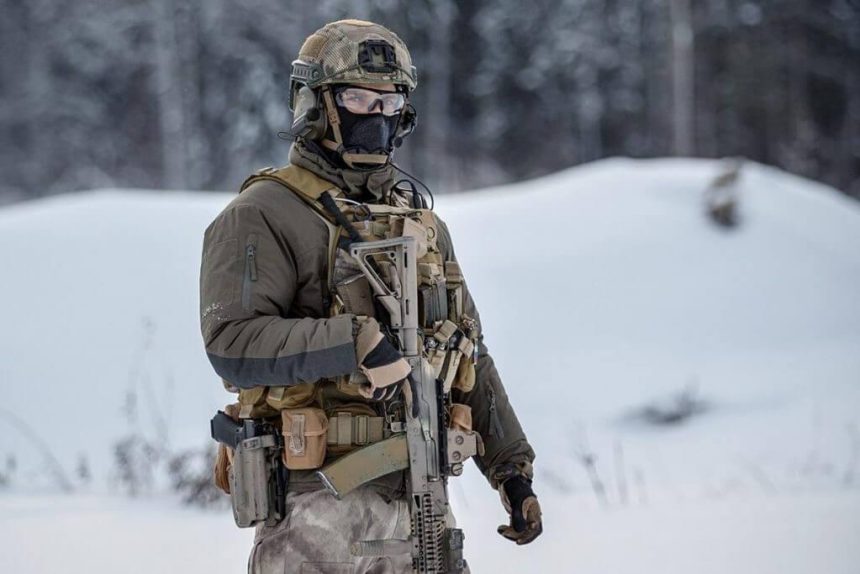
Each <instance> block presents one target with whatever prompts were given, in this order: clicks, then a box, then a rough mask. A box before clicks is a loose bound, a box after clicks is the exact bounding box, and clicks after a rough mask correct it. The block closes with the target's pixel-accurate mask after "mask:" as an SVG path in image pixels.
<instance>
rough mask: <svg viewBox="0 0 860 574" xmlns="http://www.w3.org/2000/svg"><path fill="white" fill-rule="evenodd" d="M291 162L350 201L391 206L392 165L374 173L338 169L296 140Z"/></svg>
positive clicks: (291, 153) (387, 165) (291, 151)
mask: <svg viewBox="0 0 860 574" xmlns="http://www.w3.org/2000/svg"><path fill="white" fill-rule="evenodd" d="M289 157H290V163H291V164H293V165H296V166H299V167H301V168H304V169H306V170H308V171H310V172H311V173H313V174H315V175H317V176H319V177H321V178H323V179H325V180H327V181H330V182H332V183H333V184H335V185H336V186H338V187H339V188H341V189H342V190H343V191H344V193H345V194H346V195H347V197H349V198H350V199H355V200H356V201H365V202H370V203H388V202H389V201H390V197H389V196H390V194H391V188H392V187H393V186H394V168H393V167H392V166H391V164H386V165H385V166H383V167H381V168H379V169H375V170H373V171H358V170H354V169H349V168H339V167H337V166H335V165H333V164H332V163H331V162H330V161H329V160H328V159H327V158H325V157H324V156H322V155H320V154H319V153H316V152H314V151H313V150H311V149H309V148H308V146H307V145H306V144H305V143H304V142H302V141H300V140H296V141H295V142H294V143H293V145H292V147H290V156H289Z"/></svg>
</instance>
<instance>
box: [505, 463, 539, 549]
mask: <svg viewBox="0 0 860 574" xmlns="http://www.w3.org/2000/svg"><path fill="white" fill-rule="evenodd" d="M501 488H502V491H503V492H502V504H504V505H505V509H506V510H507V511H508V514H510V515H511V523H510V524H509V525H507V524H502V525H501V526H499V528H498V532H499V534H501V535H502V536H504V537H505V538H507V539H508V540H513V541H514V542H516V543H517V544H528V543H529V542H531V541H532V540H534V539H535V538H537V537H538V536H540V535H541V532H543V521H542V520H541V511H540V504H538V499H537V496H535V493H534V491H533V490H532V481H531V480H529V479H528V478H526V477H524V476H522V475H516V476H513V477H511V478H509V479H507V480H506V481H505V482H503V483H502V486H501Z"/></svg>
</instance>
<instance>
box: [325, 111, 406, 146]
mask: <svg viewBox="0 0 860 574" xmlns="http://www.w3.org/2000/svg"><path fill="white" fill-rule="evenodd" d="M338 112H339V113H340V121H341V124H340V131H341V135H342V136H343V147H344V149H346V150H348V151H351V152H354V153H370V154H377V153H380V154H390V153H391V150H392V149H394V144H393V140H394V133H395V132H396V131H397V123H398V121H399V120H400V115H399V114H398V115H395V116H385V115H382V114H366V115H358V114H353V113H352V112H349V111H347V110H345V109H342V108H341V109H339V110H338Z"/></svg>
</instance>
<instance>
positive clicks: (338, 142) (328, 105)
mask: <svg viewBox="0 0 860 574" xmlns="http://www.w3.org/2000/svg"><path fill="white" fill-rule="evenodd" d="M322 96H323V105H325V111H326V115H327V116H328V125H330V126H331V131H332V133H333V134H334V141H332V140H330V139H328V138H327V137H323V138H322V139H321V140H320V143H321V144H322V146H323V147H325V148H326V149H330V150H331V151H333V152H335V153H337V154H338V155H340V157H341V158H343V161H344V163H345V164H346V165H348V166H349V167H351V168H352V169H362V168H360V167H358V166H357V165H356V164H359V163H362V164H373V165H379V166H382V165H385V164H387V163H388V160H389V159H390V156H389V155H388V154H387V153H349V152H345V151H344V148H343V134H342V133H341V131H340V114H338V112H337V106H335V103H334V98H333V97H332V95H331V90H330V89H329V88H328V87H325V88H323V91H322ZM371 169H375V168H371Z"/></svg>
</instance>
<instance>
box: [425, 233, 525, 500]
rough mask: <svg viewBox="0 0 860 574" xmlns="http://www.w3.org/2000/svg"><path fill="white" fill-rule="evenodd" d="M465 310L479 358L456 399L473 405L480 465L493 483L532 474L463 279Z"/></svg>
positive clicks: (450, 253) (449, 249)
mask: <svg viewBox="0 0 860 574" xmlns="http://www.w3.org/2000/svg"><path fill="white" fill-rule="evenodd" d="M436 219H437V221H438V222H439V228H440V238H441V244H440V248H441V249H442V253H443V255H444V257H445V259H446V260H448V261H456V260H457V258H456V255H455V253H454V245H453V242H452V241H451V234H450V232H449V231H448V227H447V226H446V225H445V223H444V222H443V221H442V220H441V219H439V217H438V216H437V218H436ZM462 288H463V312H464V313H465V314H466V315H468V316H470V317H471V318H473V319H475V321H477V323H478V332H479V337H478V360H477V363H476V365H475V386H474V388H473V389H472V390H471V391H470V392H468V393H460V392H459V391H455V392H456V393H457V394H456V395H455V397H454V399H455V401H456V402H461V403H464V404H466V405H468V406H470V407H471V409H472V426H473V428H474V429H475V430H476V431H478V433H479V434H480V435H481V438H482V439H483V441H484V455H483V456H478V457H475V462H476V464H477V465H478V468H479V469H480V470H481V472H482V473H484V476H486V477H487V480H488V481H489V482H490V484H491V485H492V486H493V488H498V486H499V483H500V482H501V481H502V480H504V478H507V477H508V476H510V474H511V473H512V472H516V473H519V474H522V475H524V476H527V477H528V478H532V463H533V461H534V458H535V453H534V450H533V449H532V447H531V445H530V444H529V442H528V439H527V438H526V435H525V433H524V432H523V429H522V426H521V425H520V421H519V419H518V418H517V414H516V412H514V407H513V405H511V402H510V401H509V400H508V395H507V393H506V392H505V387H504V385H503V384H502V379H501V377H500V376H499V372H498V370H497V369H496V365H495V363H494V362H493V357H492V356H491V355H490V352H489V350H488V349H487V346H486V344H484V334H483V327H482V326H481V317H480V315H479V313H478V308H477V307H476V306H475V300H474V299H473V298H472V295H471V293H470V292H469V288H468V285H467V284H466V281H465V278H464V280H463V287H462Z"/></svg>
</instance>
